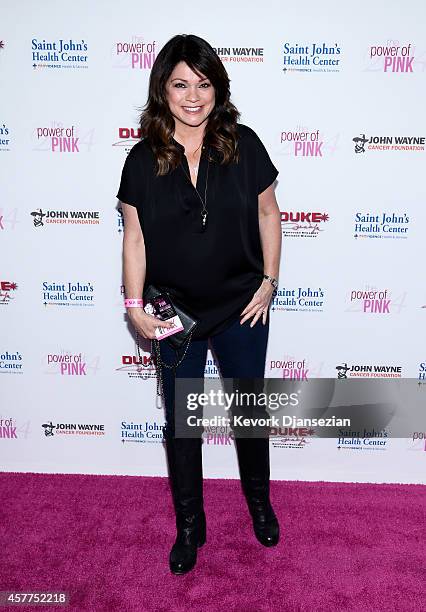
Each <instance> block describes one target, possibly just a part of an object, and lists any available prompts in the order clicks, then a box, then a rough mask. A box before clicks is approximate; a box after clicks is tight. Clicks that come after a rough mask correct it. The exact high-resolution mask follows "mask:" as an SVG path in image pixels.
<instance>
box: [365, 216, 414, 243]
mask: <svg viewBox="0 0 426 612" xmlns="http://www.w3.org/2000/svg"><path fill="white" fill-rule="evenodd" d="M409 223H410V218H409V216H408V215H407V214H406V213H402V214H397V213H394V212H392V213H388V212H381V213H379V214H371V213H359V212H357V213H355V227H354V230H355V233H354V238H383V239H387V238H393V239H401V238H404V239H406V238H407V237H408V235H407V234H408V228H409Z"/></svg>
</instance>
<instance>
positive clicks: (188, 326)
mask: <svg viewBox="0 0 426 612" xmlns="http://www.w3.org/2000/svg"><path fill="white" fill-rule="evenodd" d="M160 295H163V296H165V297H167V300H168V302H169V303H170V305H171V306H172V307H173V308H174V310H175V312H176V314H177V315H178V316H179V318H180V320H181V323H182V326H183V329H182V330H181V331H179V332H176V333H175V334H171V335H170V336H167V337H165V338H164V339H163V340H162V342H168V343H169V345H170V346H171V347H172V348H174V349H175V352H176V361H175V362H174V363H165V362H164V361H163V360H162V359H161V353H160V341H159V340H158V339H155V340H152V344H153V345H154V349H155V365H156V369H157V395H161V391H162V389H163V371H162V368H163V367H165V368H167V369H170V370H174V371H175V370H176V368H177V367H178V365H179V364H180V363H181V362H182V361H183V359H184V357H185V355H186V352H187V350H188V347H189V343H190V342H191V338H192V334H193V333H194V330H195V328H196V327H197V325H198V319H196V318H195V317H193V316H192V315H190V314H189V313H188V312H186V311H184V310H182V308H180V306H178V305H177V304H176V303H175V302H174V301H173V299H172V297H171V296H170V293H169V292H168V291H165V290H162V289H158V287H154V285H148V287H146V289H145V290H144V292H143V300H144V304H148V302H152V301H153V300H154V299H155V298H156V297H158V296H160ZM182 348H183V351H182V354H181V355H179V353H180V352H181V351H180V349H182ZM138 355H139V357H140V347H139V337H138Z"/></svg>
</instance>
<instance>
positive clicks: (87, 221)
mask: <svg viewBox="0 0 426 612" xmlns="http://www.w3.org/2000/svg"><path fill="white" fill-rule="evenodd" d="M30 215H31V216H32V218H33V225H34V227H37V228H39V227H43V226H44V225H49V226H50V225H56V226H57V225H99V223H100V219H99V211H97V210H46V211H45V212H44V211H43V210H42V209H41V208H39V209H38V210H33V211H32V212H31V213H30Z"/></svg>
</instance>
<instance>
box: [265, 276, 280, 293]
mask: <svg viewBox="0 0 426 612" xmlns="http://www.w3.org/2000/svg"><path fill="white" fill-rule="evenodd" d="M263 278H264V279H265V280H267V281H269V282H270V283H271V285H272V286H273V288H274V289H276V288H277V287H278V281H277V279H276V278H273V277H272V276H269V275H268V274H264V275H263Z"/></svg>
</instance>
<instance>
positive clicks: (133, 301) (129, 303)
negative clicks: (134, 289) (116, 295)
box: [124, 298, 143, 308]
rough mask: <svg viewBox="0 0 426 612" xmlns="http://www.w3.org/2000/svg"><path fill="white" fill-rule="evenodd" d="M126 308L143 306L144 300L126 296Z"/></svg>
mask: <svg viewBox="0 0 426 612" xmlns="http://www.w3.org/2000/svg"><path fill="white" fill-rule="evenodd" d="M124 307H125V308H143V300H141V299H140V298H126V299H125V300H124Z"/></svg>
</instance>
